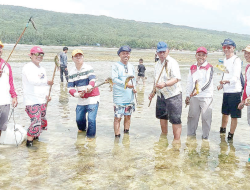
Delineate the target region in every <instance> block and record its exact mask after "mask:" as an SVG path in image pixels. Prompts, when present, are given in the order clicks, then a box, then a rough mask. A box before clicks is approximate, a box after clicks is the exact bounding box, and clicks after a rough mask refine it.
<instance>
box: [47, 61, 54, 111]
mask: <svg viewBox="0 0 250 190" xmlns="http://www.w3.org/2000/svg"><path fill="white" fill-rule="evenodd" d="M56 68H57V66H56V65H55V69H54V72H53V77H52V82H54V78H55V74H56ZM51 90H52V85H50V88H49V95H48V99H49V97H50V93H51ZM48 99H47V102H46V107H48V103H49V101H48Z"/></svg>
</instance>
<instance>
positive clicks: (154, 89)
mask: <svg viewBox="0 0 250 190" xmlns="http://www.w3.org/2000/svg"><path fill="white" fill-rule="evenodd" d="M167 63H168V60H166V59H165V64H164V65H163V66H162V69H161V72H160V75H159V77H158V79H157V81H156V83H155V84H154V88H153V91H152V93H153V94H154V93H155V91H156V84H157V83H158V82H159V80H160V78H161V74H162V72H163V70H164V68H165V67H166V65H167ZM151 101H152V99H151V100H150V102H149V104H148V107H149V106H150V104H151Z"/></svg>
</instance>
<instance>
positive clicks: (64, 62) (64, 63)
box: [60, 52, 68, 66]
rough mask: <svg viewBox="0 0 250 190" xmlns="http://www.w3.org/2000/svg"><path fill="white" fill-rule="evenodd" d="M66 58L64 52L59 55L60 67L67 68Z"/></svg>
mask: <svg viewBox="0 0 250 190" xmlns="http://www.w3.org/2000/svg"><path fill="white" fill-rule="evenodd" d="M67 62H68V58H67V55H66V53H65V52H61V53H60V66H67Z"/></svg>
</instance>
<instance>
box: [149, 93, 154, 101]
mask: <svg viewBox="0 0 250 190" xmlns="http://www.w3.org/2000/svg"><path fill="white" fill-rule="evenodd" d="M154 96H155V93H153V92H151V93H150V94H149V95H148V99H149V100H150V101H151V100H152V99H153V98H154Z"/></svg>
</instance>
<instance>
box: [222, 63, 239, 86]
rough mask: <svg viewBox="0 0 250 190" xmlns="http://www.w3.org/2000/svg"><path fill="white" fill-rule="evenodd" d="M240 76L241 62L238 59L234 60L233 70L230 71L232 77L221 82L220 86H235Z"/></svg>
mask: <svg viewBox="0 0 250 190" xmlns="http://www.w3.org/2000/svg"><path fill="white" fill-rule="evenodd" d="M240 74H241V60H240V58H236V59H235V61H234V63H233V69H232V74H231V75H232V77H231V78H230V79H229V80H222V81H221V82H220V83H221V84H229V85H235V83H236V82H237V81H238V79H240Z"/></svg>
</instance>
